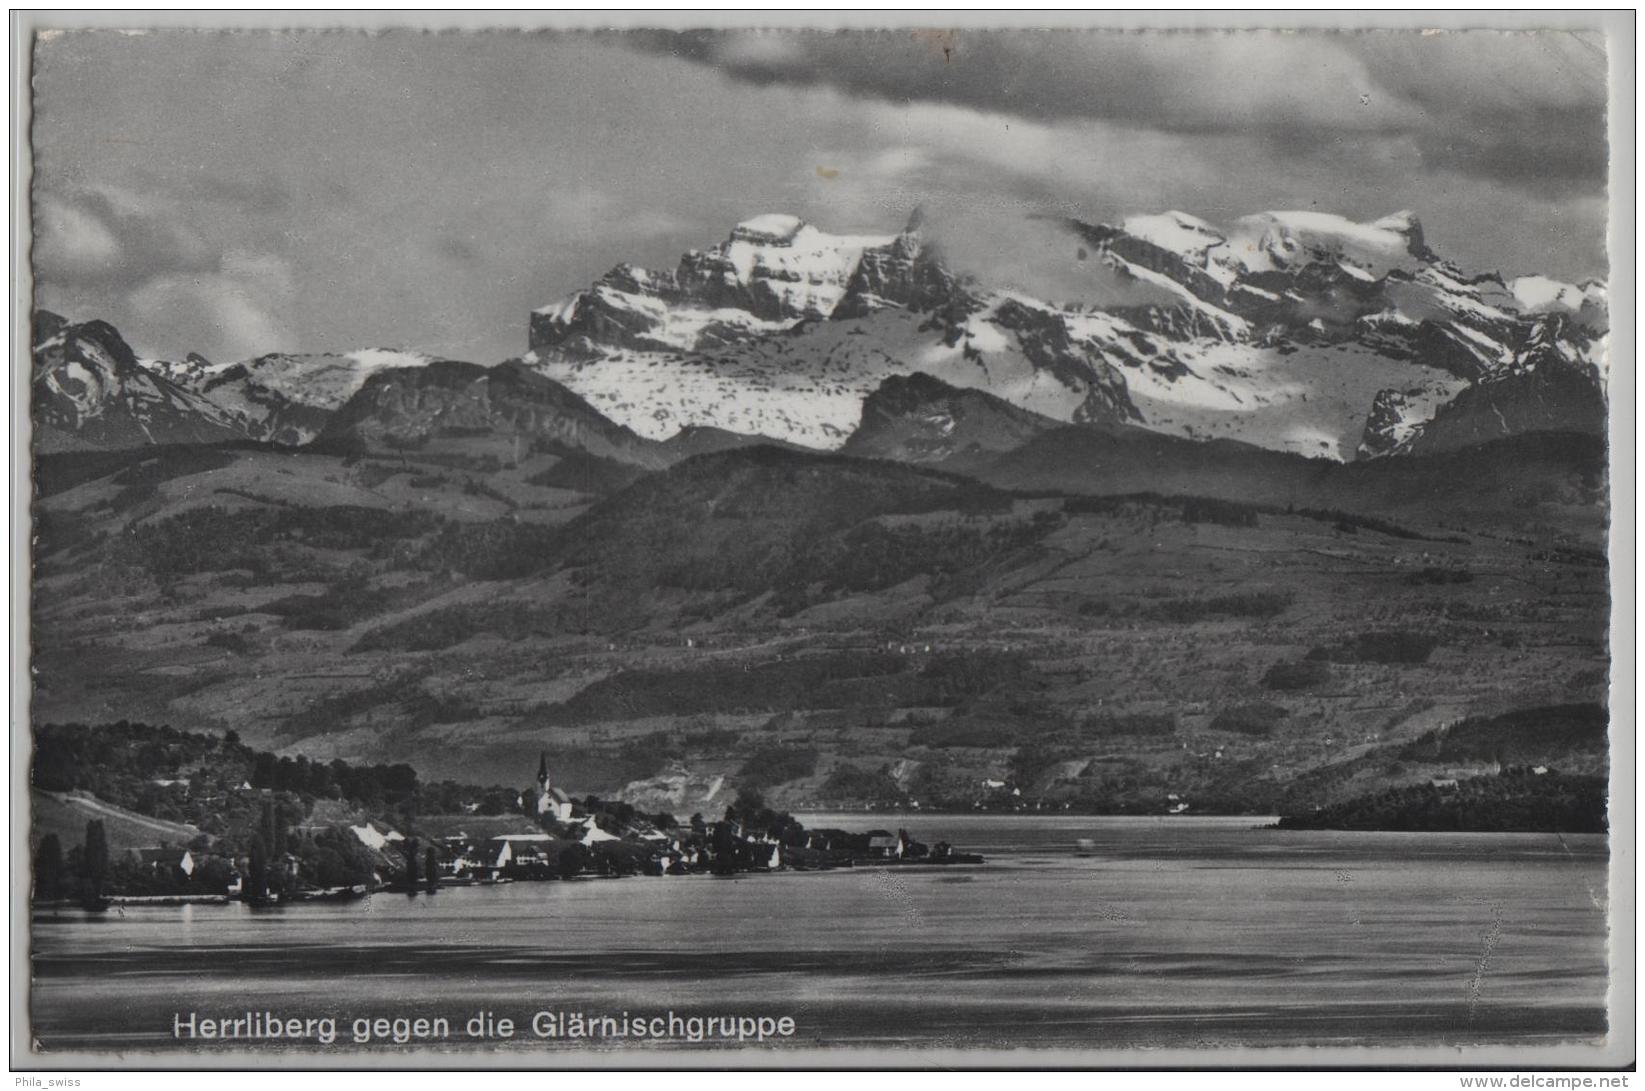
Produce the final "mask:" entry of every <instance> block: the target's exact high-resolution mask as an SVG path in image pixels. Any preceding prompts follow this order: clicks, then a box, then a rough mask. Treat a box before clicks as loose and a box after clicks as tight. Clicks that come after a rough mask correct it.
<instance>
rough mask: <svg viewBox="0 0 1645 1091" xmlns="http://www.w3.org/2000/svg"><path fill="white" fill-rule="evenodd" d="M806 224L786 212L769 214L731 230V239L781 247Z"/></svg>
mask: <svg viewBox="0 0 1645 1091" xmlns="http://www.w3.org/2000/svg"><path fill="white" fill-rule="evenodd" d="M805 226H806V223H805V221H804V220H802V219H800V218H799V217H798V216H790V215H788V214H787V213H786V212H767V213H765V214H764V215H763V216H755V217H754V218H753V219H749V220H744V221H743V222H742V223H740V224H738V225H737V226H736V227H734V228H732V229H731V238H732V239H733V240H740V241H743V242H752V243H763V244H765V245H768V246H770V245H775V246H780V245H782V244H783V243H786V242H788V241H789V240H790V239H792V238H793V237H794V236H795V235H796V234H798V233H799V230H800V229H801V228H802V227H805Z"/></svg>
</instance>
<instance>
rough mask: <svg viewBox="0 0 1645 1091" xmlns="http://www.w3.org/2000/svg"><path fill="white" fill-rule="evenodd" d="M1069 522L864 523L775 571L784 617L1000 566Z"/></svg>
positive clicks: (1042, 515)
mask: <svg viewBox="0 0 1645 1091" xmlns="http://www.w3.org/2000/svg"><path fill="white" fill-rule="evenodd" d="M1061 524H1062V516H1061V515H1060V514H1058V513H1056V512H1049V511H1042V512H1038V513H1036V514H1035V515H1034V516H1033V517H1032V518H1030V519H1012V520H989V521H986V522H982V523H974V522H970V521H965V520H961V519H951V520H945V521H943V522H941V523H936V524H927V523H900V524H895V525H887V524H885V523H881V522H879V521H877V520H869V521H868V522H865V523H860V524H858V525H857V526H855V527H852V528H851V529H850V530H848V531H846V532H845V533H843V534H837V535H832V536H828V537H821V538H815V539H812V540H810V541H802V542H800V543H798V546H799V548H798V550H797V551H795V552H794V553H793V554H792V555H791V556H790V557H789V558H787V563H786V564H784V566H783V568H782V570H781V571H780V572H773V573H768V574H767V578H769V579H770V580H771V586H772V587H773V588H774V589H775V593H776V594H775V605H776V607H777V611H778V613H780V614H793V613H797V612H799V611H800V610H803V609H805V608H806V607H808V606H810V605H812V604H813V603H814V602H823V601H827V600H829V599H830V598H832V597H834V596H836V595H838V594H841V593H850V592H858V591H879V590H883V589H885V588H887V587H894V586H896V585H897V584H899V583H903V582H905V581H907V580H910V579H913V578H914V577H915V576H932V577H936V578H938V579H943V578H951V577H953V576H955V575H957V574H958V573H961V572H963V571H965V570H967V569H971V568H975V567H978V566H981V565H985V564H989V563H991V562H998V561H1000V560H1002V559H1005V558H1008V557H1010V556H1012V555H1013V554H1016V553H1018V552H1019V551H1021V550H1022V549H1024V548H1026V547H1028V546H1031V545H1033V544H1035V543H1036V542H1038V541H1039V540H1040V539H1041V538H1044V537H1045V536H1046V535H1047V534H1049V533H1051V532H1052V531H1053V530H1055V529H1057V527H1059V526H1060V525H1061Z"/></svg>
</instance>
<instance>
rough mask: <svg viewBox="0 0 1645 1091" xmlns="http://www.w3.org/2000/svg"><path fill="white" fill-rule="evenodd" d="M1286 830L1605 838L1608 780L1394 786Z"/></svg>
mask: <svg viewBox="0 0 1645 1091" xmlns="http://www.w3.org/2000/svg"><path fill="white" fill-rule="evenodd" d="M1279 824H1280V826H1281V827H1282V828H1286V829H1339V830H1482V831H1547V832H1559V833H1604V832H1605V830H1606V828H1607V823H1606V814H1605V778H1603V777H1597V776H1568V775H1564V774H1561V773H1558V772H1553V771H1550V772H1548V773H1545V774H1542V775H1540V776H1539V775H1536V774H1534V773H1531V772H1529V771H1527V770H1524V769H1518V770H1514V771H1512V772H1504V773H1503V774H1502V775H1500V776H1483V777H1470V778H1468V779H1467V780H1463V781H1461V782H1459V783H1458V784H1457V785H1456V786H1455V787H1454V788H1452V787H1436V786H1434V785H1433V784H1431V783H1428V784H1418V785H1411V786H1406V787H1401V788H1389V789H1387V790H1385V791H1381V792H1376V793H1373V794H1370V795H1364V796H1359V797H1358V798H1355V799H1351V800H1348V801H1346V802H1343V803H1337V804H1332V805H1330V806H1326V807H1321V808H1319V809H1318V810H1315V811H1311V812H1308V813H1305V814H1289V815H1285V816H1283V817H1281V818H1280V823H1279Z"/></svg>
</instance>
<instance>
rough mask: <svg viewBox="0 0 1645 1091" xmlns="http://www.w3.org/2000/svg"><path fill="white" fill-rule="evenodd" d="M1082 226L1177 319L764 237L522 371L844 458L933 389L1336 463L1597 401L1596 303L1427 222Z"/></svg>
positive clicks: (834, 242)
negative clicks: (1437, 250)
mask: <svg viewBox="0 0 1645 1091" xmlns="http://www.w3.org/2000/svg"><path fill="white" fill-rule="evenodd" d="M1066 226H1067V228H1068V229H1069V230H1070V232H1072V233H1073V235H1074V236H1076V237H1077V238H1078V240H1079V241H1080V242H1081V243H1082V244H1083V245H1082V246H1081V248H1080V253H1081V256H1083V257H1086V258H1088V259H1093V260H1095V261H1098V262H1101V263H1103V264H1104V265H1106V266H1108V267H1110V268H1111V269H1114V270H1117V271H1118V272H1119V273H1121V274H1122V275H1123V276H1125V277H1128V278H1130V279H1132V280H1134V281H1137V282H1139V283H1141V284H1145V285H1149V286H1152V288H1154V289H1156V290H1157V291H1158V293H1159V295H1160V300H1159V302H1157V303H1153V304H1148V305H1142V306H1137V305H1128V306H1124V307H1110V308H1106V309H1103V308H1100V307H1097V306H1087V305H1069V304H1052V303H1047V302H1044V301H1041V300H1037V299H1033V298H1030V297H1028V296H1025V295H1023V294H1021V293H1018V292H1009V291H993V290H989V289H986V288H983V287H980V286H978V285H976V284H974V283H972V282H970V281H968V280H965V279H962V278H960V277H957V276H955V275H954V274H952V273H951V272H950V271H949V270H948V269H947V268H946V267H945V266H944V264H943V262H942V259H941V257H940V255H939V254H938V253H937V252H936V249H935V248H934V247H933V246H931V245H929V244H928V243H927V242H926V240H925V239H924V238H923V236H922V232H921V229H920V228H921V225H920V223H919V219H918V216H916V218H915V220H914V221H912V222H911V223H910V224H909V225H908V227H907V228H906V229H905V230H904V231H902V232H900V233H899V234H897V235H893V236H878V237H876V236H858V235H852V236H836V235H829V234H825V233H824V232H822V231H820V230H818V229H817V228H815V227H813V226H812V225H809V224H806V223H803V222H802V221H800V220H798V219H796V218H794V217H778V216H762V217H759V218H757V219H755V220H751V221H748V222H746V223H744V224H741V225H739V226H738V227H737V228H736V229H735V230H733V232H732V233H731V236H730V238H729V239H727V240H726V242H724V243H722V244H720V245H719V246H717V247H714V248H712V249H709V250H706V251H692V252H690V253H688V254H686V255H685V256H684V257H683V258H682V259H681V261H680V264H679V267H678V268H677V269H675V270H672V271H652V270H646V269H640V268H637V267H635V266H631V265H620V266H618V267H617V268H615V269H613V270H612V271H611V272H610V273H608V274H606V276H604V277H602V278H601V279H600V280H599V281H598V282H596V283H595V284H594V285H593V286H592V287H590V288H588V289H585V290H582V291H579V292H576V293H574V294H572V295H570V296H568V297H566V298H565V299H562V300H560V301H558V302H556V303H553V304H551V305H549V306H547V307H544V308H542V309H540V310H538V311H537V312H535V313H534V314H533V315H532V317H531V351H530V353H528V354H527V356H526V357H525V358H524V360H525V362H527V363H528V364H531V365H534V366H536V367H538V368H540V369H541V370H542V371H543V372H544V373H545V374H547V375H548V376H550V377H551V378H554V379H557V380H558V381H560V382H563V383H565V384H566V385H567V386H569V387H570V388H571V389H573V390H575V391H577V392H578V393H579V394H582V395H583V396H584V397H585V398H587V399H588V400H589V401H590V402H591V403H592V404H594V405H595V406H596V407H598V408H599V409H600V410H601V411H603V412H605V413H606V414H607V415H609V416H611V417H612V418H613V419H615V420H618V421H620V422H621V423H623V424H626V425H628V426H629V427H630V428H633V429H634V430H635V431H637V432H639V433H641V434H644V435H651V436H657V437H661V436H665V435H667V434H669V433H671V432H672V431H674V430H675V429H677V428H679V427H681V426H684V425H690V424H696V425H714V426H717V427H721V428H726V429H730V430H733V431H739V432H747V433H763V434H767V435H773V436H780V437H782V438H786V439H789V440H793V441H796V442H800V443H805V444H808V445H810V446H815V447H824V448H833V447H838V446H840V445H841V444H843V443H844V442H845V441H846V439H847V437H848V436H849V435H850V434H851V432H852V431H853V429H855V427H856V426H857V423H858V421H859V419H860V416H861V407H862V403H863V400H864V399H865V398H866V397H867V395H868V394H869V393H870V392H871V391H873V390H875V389H876V388H878V386H879V385H880V383H881V382H883V381H884V380H885V379H886V378H887V377H889V376H892V375H902V374H908V373H911V372H915V371H919V372H924V373H926V374H929V375H932V376H935V377H937V378H939V379H942V380H943V381H945V382H947V383H950V384H952V385H954V386H959V387H971V388H977V389H982V390H986V391H989V392H991V393H994V394H997V395H999V396H1001V397H1003V398H1004V399H1005V400H1007V401H1009V402H1011V403H1013V404H1015V405H1018V406H1020V407H1022V408H1025V409H1029V410H1032V411H1034V412H1036V413H1040V414H1042V415H1045V416H1049V417H1052V418H1055V419H1058V420H1062V421H1068V422H1074V423H1078V422H1083V421H1126V422H1131V423H1134V424H1137V425H1140V426H1142V427H1145V428H1150V429H1153V430H1156V431H1161V432H1166V433H1169V434H1174V435H1180V436H1185V437H1188V438H1201V439H1203V438H1213V437H1219V438H1220V437H1226V438H1234V439H1241V440H1245V441H1248V442H1251V443H1254V444H1257V445H1259V446H1263V447H1269V448H1273V449H1276V450H1290V451H1294V452H1297V453H1300V454H1305V455H1311V456H1319V455H1324V456H1328V457H1331V458H1335V459H1351V458H1354V457H1356V455H1376V454H1384V453H1388V452H1390V451H1395V450H1400V449H1403V448H1405V447H1406V446H1408V445H1410V444H1411V443H1413V442H1415V439H1416V436H1417V434H1418V433H1419V432H1420V431H1422V430H1423V429H1424V428H1425V426H1426V425H1427V423H1428V422H1429V421H1431V420H1432V419H1433V418H1435V417H1436V416H1438V415H1439V411H1440V409H1441V407H1442V406H1444V405H1446V404H1447V403H1450V402H1451V401H1452V400H1453V399H1455V398H1456V397H1457V395H1458V394H1460V393H1461V392H1462V391H1463V390H1465V389H1467V388H1469V387H1470V386H1473V385H1481V384H1487V383H1491V382H1494V381H1498V380H1501V379H1503V378H1506V377H1508V376H1512V375H1516V374H1519V373H1522V372H1524V371H1527V370H1531V369H1534V368H1536V367H1541V366H1563V367H1569V368H1571V369H1573V370H1575V371H1576V372H1578V373H1579V374H1580V375H1582V376H1583V377H1584V379H1585V380H1587V381H1588V383H1590V384H1591V385H1593V386H1594V387H1595V388H1597V387H1598V385H1599V383H1600V381H1601V376H1600V370H1601V361H1602V360H1603V358H1604V347H1605V294H1604V288H1603V286H1602V285H1600V284H1598V283H1597V282H1590V283H1587V284H1583V285H1566V284H1560V283H1558V282H1554V281H1550V280H1548V279H1546V278H1542V277H1527V278H1522V279H1520V280H1515V281H1510V282H1504V281H1502V280H1501V279H1500V278H1497V277H1495V276H1494V275H1486V276H1473V277H1470V276H1467V275H1466V274H1464V273H1463V272H1462V271H1460V270H1458V269H1456V268H1455V267H1454V266H1452V265H1450V264H1448V263H1446V262H1445V261H1443V260H1442V259H1440V258H1439V257H1437V256H1436V255H1435V254H1433V253H1432V251H1430V250H1429V249H1428V248H1427V246H1426V245H1425V243H1424V241H1423V236H1422V229H1421V226H1420V225H1419V224H1418V222H1417V221H1416V219H1415V217H1413V216H1410V215H1409V214H1403V213H1402V214H1400V215H1397V216H1391V217H1388V218H1386V219H1383V220H1379V221H1376V222H1375V223H1371V224H1356V223H1353V222H1351V221H1349V220H1346V219H1343V218H1341V217H1337V216H1330V215H1325V214H1322V213H1311V212H1292V213H1262V214H1259V215H1256V216H1250V217H1246V218H1244V219H1241V220H1239V221H1237V222H1236V223H1235V224H1234V225H1233V226H1231V227H1230V228H1228V229H1226V230H1223V229H1219V228H1216V227H1214V226H1212V225H1211V224H1209V223H1206V222H1205V221H1203V220H1199V219H1196V218H1194V217H1192V216H1188V215H1186V214H1183V213H1178V212H1171V213H1165V214H1162V215H1150V216H1137V217H1133V218H1130V219H1127V220H1125V221H1123V222H1121V223H1120V224H1117V225H1090V224H1084V223H1080V222H1077V221H1068V222H1067V223H1066ZM1599 427H1601V428H1602V427H1603V422H1602V420H1601V422H1600V424H1599Z"/></svg>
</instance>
